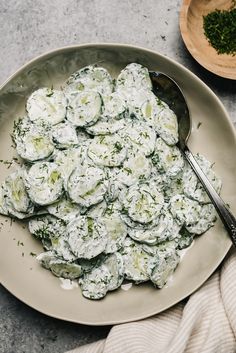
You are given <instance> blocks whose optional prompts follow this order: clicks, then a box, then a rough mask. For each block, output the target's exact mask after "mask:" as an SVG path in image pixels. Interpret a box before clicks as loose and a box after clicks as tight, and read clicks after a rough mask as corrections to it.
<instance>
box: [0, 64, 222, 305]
mask: <svg viewBox="0 0 236 353" xmlns="http://www.w3.org/2000/svg"><path fill="white" fill-rule="evenodd" d="M12 137H13V141H14V144H15V148H16V151H17V153H18V155H19V157H20V160H21V164H20V166H19V167H18V169H17V170H15V171H14V172H13V173H11V174H10V175H9V176H8V177H7V178H6V179H5V181H4V182H3V183H2V185H1V188H0V213H1V214H3V215H7V216H10V217H15V218H17V219H28V221H29V222H28V226H29V231H30V233H31V234H32V235H33V236H34V237H36V238H37V239H39V240H40V241H41V243H42V246H43V249H44V251H43V252H42V253H41V254H39V255H38V256H37V260H38V261H39V263H40V264H41V265H42V266H43V267H44V268H46V269H48V270H50V271H51V272H52V273H53V274H54V275H55V276H57V277H60V278H65V279H70V280H74V281H77V282H78V284H79V285H80V288H81V291H82V294H83V295H84V296H85V297H86V298H89V299H100V298H103V297H104V296H105V295H106V294H107V292H109V291H113V290H115V289H117V288H118V287H120V286H121V284H122V282H123V281H124V280H128V281H133V282H134V283H135V284H139V283H142V282H146V281H150V282H152V283H153V285H154V286H155V287H157V288H162V287H163V286H164V285H165V284H166V282H167V280H168V278H169V277H170V276H171V275H172V273H173V272H174V270H175V269H176V267H177V265H178V263H179V261H180V251H181V250H182V249H184V248H187V247H189V246H190V245H191V243H192V241H193V238H194V236H195V235H200V234H202V233H204V232H206V231H207V230H208V229H209V228H210V227H212V226H213V225H214V222H215V221H216V212H215V209H214V207H213V205H212V204H211V203H210V200H209V198H208V196H207V194H206V192H205V191H204V189H203V188H202V186H201V185H200V183H199V181H198V179H197V178H196V176H195V174H194V173H193V171H192V170H191V168H190V167H189V166H188V165H187V164H186V163H185V161H184V159H183V157H182V155H181V153H180V150H179V149H178V147H177V146H176V144H177V142H178V123H177V118H176V115H175V114H174V112H173V111H172V110H171V109H170V107H169V106H168V105H167V104H166V103H164V102H163V101H161V100H160V99H158V98H157V97H156V96H155V95H154V93H153V92H152V83H151V80H150V77H149V73H148V69H147V68H145V67H143V66H142V65H140V64H137V63H131V64H129V65H127V66H126V67H125V68H124V69H123V70H122V71H121V72H120V74H119V75H118V77H117V78H116V79H114V78H112V77H111V75H110V74H109V72H108V71H107V70H106V69H105V68H103V67H98V66H96V65H91V66H87V67H84V68H82V69H80V70H78V71H76V72H75V73H73V74H72V75H71V76H70V77H69V78H68V79H67V81H66V82H65V84H64V86H63V88H61V89H60V90H56V89H54V88H47V87H43V88H40V89H38V90H36V91H34V92H33V93H32V94H31V95H30V96H29V97H28V99H27V102H26V115H25V116H24V117H23V118H21V119H19V120H18V121H16V122H15V123H14V129H13V133H12ZM195 157H196V159H197V161H198V163H199V164H200V166H201V168H202V169H203V171H204V172H205V174H206V175H207V177H208V178H209V180H210V181H211V183H212V184H213V186H214V187H215V189H216V190H217V192H220V189H221V181H220V179H219V178H218V177H217V176H216V175H215V173H214V171H213V169H212V166H213V164H212V163H210V162H209V161H208V160H206V158H205V157H203V156H202V155H199V154H197V155H196V156H195Z"/></svg>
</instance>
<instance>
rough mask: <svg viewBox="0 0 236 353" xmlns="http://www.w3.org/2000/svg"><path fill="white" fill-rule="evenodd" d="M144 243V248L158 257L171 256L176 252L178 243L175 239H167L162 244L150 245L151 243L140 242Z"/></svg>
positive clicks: (151, 254)
mask: <svg viewBox="0 0 236 353" xmlns="http://www.w3.org/2000/svg"><path fill="white" fill-rule="evenodd" d="M140 245H142V249H143V250H144V251H145V252H146V253H147V254H149V255H150V256H154V257H155V258H157V257H158V256H171V254H173V253H175V252H176V250H177V248H178V244H177V243H176V241H175V240H171V241H169V240H166V241H163V242H162V243H160V244H156V245H149V244H140Z"/></svg>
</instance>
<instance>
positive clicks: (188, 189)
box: [183, 154, 222, 204]
mask: <svg viewBox="0 0 236 353" xmlns="http://www.w3.org/2000/svg"><path fill="white" fill-rule="evenodd" d="M195 158H196V160H197V162H198V163H199V165H200V167H201V169H202V171H203V172H204V173H205V175H206V176H207V178H208V180H209V181H210V182H211V184H212V186H213V187H214V189H215V190H216V192H217V193H220V190H221V187H222V182H221V180H220V179H219V178H218V177H217V176H216V174H215V172H214V171H213V170H212V169H211V168H212V164H211V163H210V162H209V161H208V160H207V159H206V158H205V157H203V156H201V155H199V154H197V155H195ZM183 190H184V193H185V195H186V196H188V197H190V198H192V199H194V200H196V201H198V202H200V203H202V204H207V203H210V199H209V197H208V195H207V193H206V191H205V190H204V189H203V187H202V185H201V184H200V182H199V181H198V178H197V177H196V175H195V173H194V172H193V170H192V169H191V167H190V166H187V167H186V168H185V170H184V174H183Z"/></svg>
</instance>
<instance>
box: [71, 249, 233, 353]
mask: <svg viewBox="0 0 236 353" xmlns="http://www.w3.org/2000/svg"><path fill="white" fill-rule="evenodd" d="M183 352H184V353H235V352H236V250H235V249H234V248H232V249H231V250H230V252H229V253H228V255H227V257H226V258H225V260H224V262H223V264H222V265H221V266H220V267H219V268H218V269H217V271H216V272H215V273H214V274H213V275H212V276H211V277H210V278H209V279H208V280H207V281H206V282H205V283H204V284H203V285H202V287H200V288H199V289H198V290H197V291H196V292H194V293H193V294H192V295H191V296H190V297H189V298H188V300H187V301H186V300H185V301H182V302H180V303H178V304H176V305H175V306H173V307H172V308H170V309H168V310H166V311H164V312H163V313H160V314H158V315H156V316H153V317H151V318H148V319H145V320H142V321H138V322H132V323H127V324H122V325H117V326H113V327H112V329H111V331H110V332H109V334H108V336H107V338H106V339H103V340H100V341H97V342H95V343H92V344H88V345H85V346H82V347H79V348H76V349H74V350H71V351H70V352H67V353H183Z"/></svg>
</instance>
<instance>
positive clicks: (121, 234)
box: [101, 211, 127, 254]
mask: <svg viewBox="0 0 236 353" xmlns="http://www.w3.org/2000/svg"><path fill="white" fill-rule="evenodd" d="M101 221H102V222H103V224H104V225H105V227H106V230H107V239H108V240H107V246H106V248H105V250H104V252H105V253H106V254H111V253H115V252H116V251H118V250H119V249H120V248H121V247H122V244H123V241H124V239H125V238H126V235H127V226H126V224H125V223H124V222H123V221H122V219H121V217H120V214H119V213H118V212H113V213H112V214H111V213H110V212H109V211H108V214H107V213H105V215H104V216H103V217H102V218H101Z"/></svg>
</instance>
